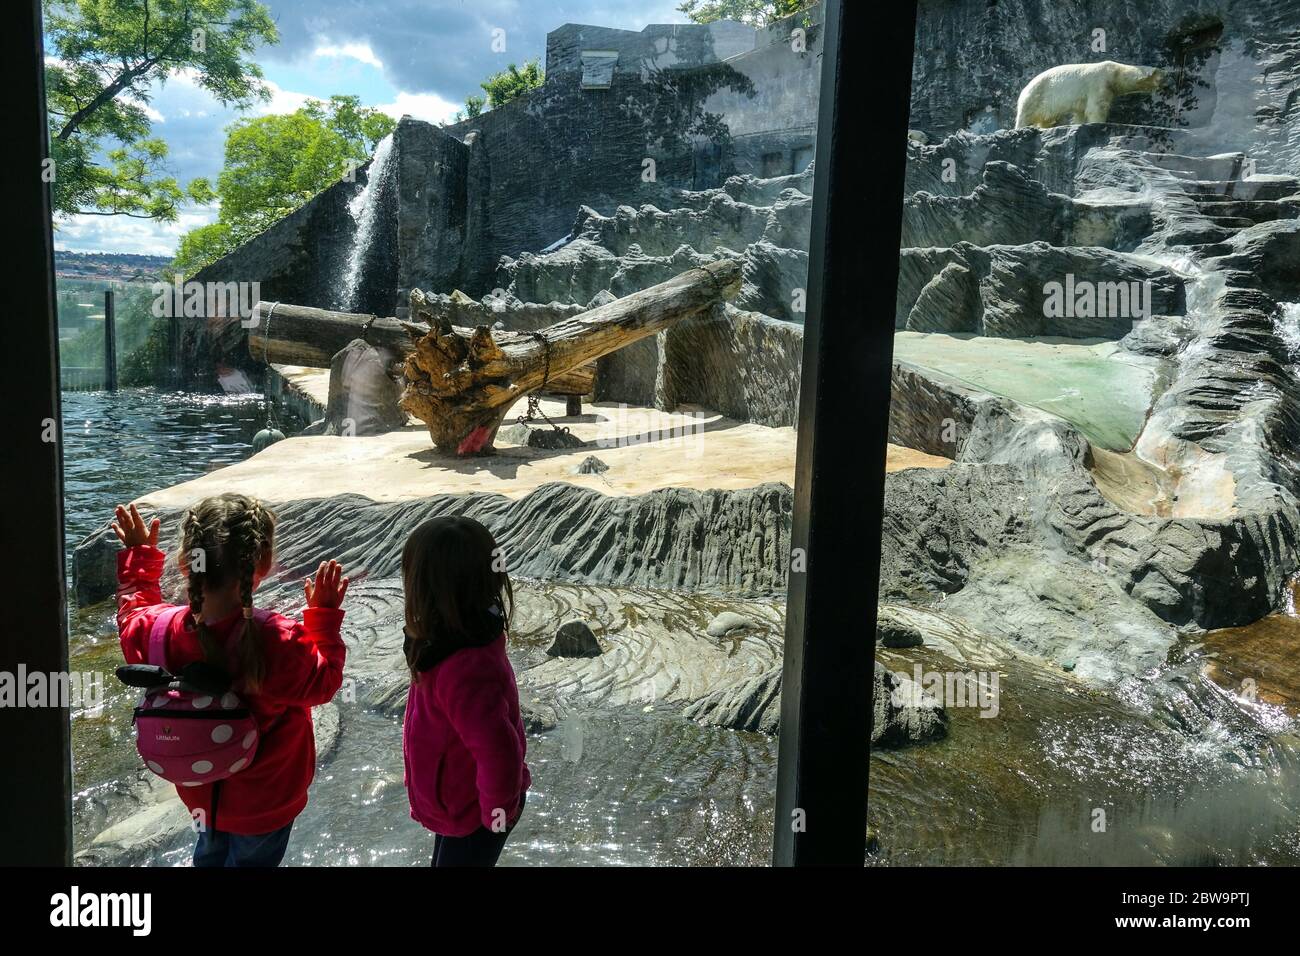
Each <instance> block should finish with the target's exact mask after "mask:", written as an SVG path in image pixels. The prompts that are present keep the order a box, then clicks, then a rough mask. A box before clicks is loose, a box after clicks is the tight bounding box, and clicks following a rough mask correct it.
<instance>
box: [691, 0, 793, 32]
mask: <svg viewBox="0 0 1300 956" xmlns="http://www.w3.org/2000/svg"><path fill="white" fill-rule="evenodd" d="M814 3H816V0H683V3H682V5H681V6H680V7H678V8H677V10H678V12H680V13H684V14H686V16H687V18H688V19H690V20H692V21H693V22H695V23H712V22H713V21H714V20H738V21H739V22H741V23H747V24H749V25H750V26H752V27H765V26H770V25H771V24H773V23H775V22H776V21H777V20H781V19H783V18H785V17H789V16H793V15H794V14H796V13H798V12H799V11H801V10H806V9H807V8H808V7H811V6H812V5H813V4H814Z"/></svg>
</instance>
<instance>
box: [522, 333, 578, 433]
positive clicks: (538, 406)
mask: <svg viewBox="0 0 1300 956" xmlns="http://www.w3.org/2000/svg"><path fill="white" fill-rule="evenodd" d="M528 334H529V335H531V336H532V337H533V338H534V339H536V340H537V341H538V342H540V343H542V384H541V385H538V386H537V388H536V389H534V390H533V392H532V394H531V395H529V396H528V412H527V413H526V414H524V415H520V416H519V419H518V422H519V424H520V425H527V424H528V423H529V422H534V421H536V420H537V419H538V418H540V419H541V420H542V421H544V422H546V424H548V425H550V426H551V428H553V429H554V430H555V431H557V432H563V433H564V434H566V435H567V434H568V433H569V430H568V429H567V428H561V427H560V426H559V425H557V424H555V422H553V421H551V419H550V417H549V416H548V415H547V414H546V413H545V412H544V411H542V389H544V388H545V387H546V383H547V382H549V381H550V380H551V343H550V341H549V340H548V339H547V338H546V336H545V335H543V334H542V333H541V332H529V333H528Z"/></svg>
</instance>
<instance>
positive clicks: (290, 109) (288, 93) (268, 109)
mask: <svg viewBox="0 0 1300 956" xmlns="http://www.w3.org/2000/svg"><path fill="white" fill-rule="evenodd" d="M263 82H264V83H265V84H266V88H267V89H268V90H270V92H271V98H270V99H269V100H266V101H265V102H261V101H259V102H258V103H257V105H256V106H255V107H254V111H255V112H257V113H259V114H261V115H262V116H269V115H271V114H272V113H294V112H297V111H298V110H300V109H302V108H303V107H304V106H306V105H307V104H308V103H309V102H311V101H312V100H316V101H318V102H319V101H320V99H321V98H320V97H319V96H311V95H309V94H307V93H296V92H294V91H293V90H286V89H284V88H283V87H281V86H279V85H278V84H276V83H273V82H271V81H270V80H263Z"/></svg>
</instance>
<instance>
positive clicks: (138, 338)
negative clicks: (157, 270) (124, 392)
mask: <svg viewBox="0 0 1300 956" xmlns="http://www.w3.org/2000/svg"><path fill="white" fill-rule="evenodd" d="M106 288H111V289H113V292H114V300H113V305H114V310H113V311H114V313H115V317H116V320H117V321H116V329H117V354H118V383H119V384H120V385H124V386H137V385H139V386H143V385H155V384H157V383H158V382H160V381H162V380H163V378H164V377H165V374H166V372H167V364H168V362H169V361H170V358H169V356H168V354H167V344H168V343H167V320H166V319H158V318H156V317H155V316H154V314H153V301H154V294H153V288H152V285H151V284H147V283H139V282H130V283H127V282H111V283H105V282H99V281H84V280H68V279H60V280H59V282H58V301H59V319H60V324H61V325H62V326H64V327H67V326H68V325H70V324H72V323H74V322H81V321H82V313H85V312H92V311H93V312H94V314H96V315H98V314H100V313H102V312H103V301H104V290H105V289H106ZM85 301H88V302H90V303H91V304H92V305H93V309H85V308H83V307H82V306H81V305H80V304H79V303H81V302H85ZM59 364H60V365H61V366H63V367H65V368H66V367H74V366H79V367H83V368H102V367H103V365H104V324H103V322H102V321H91V322H86V323H85V324H84V325H83V327H82V328H81V329H80V330H79V331H77V332H76V333H75V334H73V335H71V336H70V337H68V338H64V339H61V340H60V342H59Z"/></svg>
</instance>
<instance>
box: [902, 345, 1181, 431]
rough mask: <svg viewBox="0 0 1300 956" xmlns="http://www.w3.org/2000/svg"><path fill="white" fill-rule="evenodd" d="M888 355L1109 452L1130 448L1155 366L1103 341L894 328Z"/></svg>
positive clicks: (1149, 398) (1145, 406) (1151, 391)
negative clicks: (1067, 428)
mask: <svg viewBox="0 0 1300 956" xmlns="http://www.w3.org/2000/svg"><path fill="white" fill-rule="evenodd" d="M894 358H895V359H897V360H899V361H903V362H908V363H910V364H911V365H915V366H917V367H919V368H922V369H926V370H929V371H932V372H937V373H939V374H941V375H944V376H947V377H948V378H950V379H955V380H957V381H960V382H962V383H963V384H965V385H968V386H971V387H973V388H978V389H982V390H983V391H986V392H990V393H992V394H994V395H1001V396H1003V397H1004V398H1009V399H1012V400H1013V401H1016V402H1020V403H1021V404H1023V405H1030V406H1033V407H1034V408H1038V409H1041V410H1042V411H1045V412H1048V413H1050V414H1052V415H1056V416H1057V417H1059V418H1063V419H1065V420H1066V421H1067V422H1069V423H1070V424H1072V425H1074V426H1075V427H1076V428H1078V429H1079V431H1081V432H1082V433H1083V434H1084V436H1085V437H1086V438H1087V439H1088V440H1089V441H1090V442H1092V443H1093V444H1095V445H1098V446H1100V447H1102V448H1105V449H1108V450H1110V451H1121V452H1122V451H1128V450H1129V449H1130V448H1132V447H1133V444H1134V442H1136V441H1137V437H1138V435H1139V434H1140V433H1141V431H1142V426H1143V425H1144V424H1145V422H1146V418H1147V412H1148V410H1149V409H1150V407H1151V402H1152V400H1153V396H1154V391H1155V381H1156V374H1155V370H1154V369H1153V368H1152V367H1151V366H1150V365H1148V364H1138V362H1137V360H1135V357H1134V356H1132V355H1131V354H1130V353H1128V352H1124V351H1123V350H1121V349H1120V348H1119V346H1118V345H1117V344H1116V343H1115V342H1109V341H1095V340H1087V339H1059V338H1041V339H1002V338H988V337H985V336H976V335H947V334H942V333H936V332H899V333H897V334H896V335H895V336H894Z"/></svg>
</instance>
